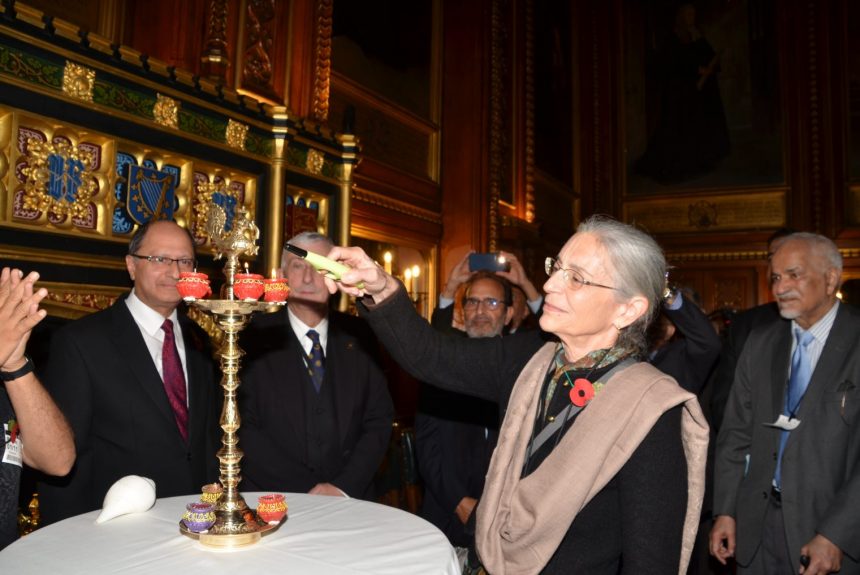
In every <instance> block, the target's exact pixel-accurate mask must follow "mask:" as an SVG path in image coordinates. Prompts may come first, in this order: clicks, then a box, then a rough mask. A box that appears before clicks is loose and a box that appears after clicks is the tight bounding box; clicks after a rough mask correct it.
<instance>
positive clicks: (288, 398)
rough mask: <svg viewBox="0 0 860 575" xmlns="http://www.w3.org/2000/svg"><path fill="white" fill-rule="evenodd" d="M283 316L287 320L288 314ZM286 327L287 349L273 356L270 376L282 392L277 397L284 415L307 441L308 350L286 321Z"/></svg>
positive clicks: (282, 349)
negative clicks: (303, 346) (306, 357)
mask: <svg viewBox="0 0 860 575" xmlns="http://www.w3.org/2000/svg"><path fill="white" fill-rule="evenodd" d="M283 313H284V319H285V320H286V311H284V312H283ZM282 327H283V329H284V346H283V347H282V348H279V349H278V350H277V351H274V352H273V353H272V354H271V360H270V361H269V362H268V371H269V374H268V376H269V377H270V378H271V381H276V382H278V385H277V386H274V387H275V389H280V390H282V392H281V393H278V394H277V399H276V401H278V402H279V403H280V404H281V411H282V412H283V413H284V415H285V417H286V420H287V421H288V422H289V423H290V424H291V425H292V426H293V431H294V433H295V434H296V437H302V438H304V437H305V435H306V428H305V409H304V406H305V393H307V388H308V386H312V385H313V384H312V383H311V382H310V378H309V377H308V370H307V369H306V368H305V361H304V350H303V349H302V345H301V343H300V342H299V340H298V339H297V338H296V334H295V333H294V332H293V330H292V328H291V327H290V322H289V320H286V321H285V323H284V324H283V326H282Z"/></svg>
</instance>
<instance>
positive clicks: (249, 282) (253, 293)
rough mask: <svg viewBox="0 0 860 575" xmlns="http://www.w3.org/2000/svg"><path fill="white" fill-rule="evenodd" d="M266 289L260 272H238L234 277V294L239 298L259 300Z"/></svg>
mask: <svg viewBox="0 0 860 575" xmlns="http://www.w3.org/2000/svg"><path fill="white" fill-rule="evenodd" d="M264 291H265V287H264V286H263V276H261V275H260V274H236V275H235V276H234V278H233V295H235V296H236V297H237V298H239V299H242V300H258V299H260V296H262V295H263V292H264Z"/></svg>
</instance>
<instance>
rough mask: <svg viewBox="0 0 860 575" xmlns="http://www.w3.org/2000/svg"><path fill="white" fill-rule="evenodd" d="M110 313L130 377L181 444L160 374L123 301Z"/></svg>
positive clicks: (115, 335) (117, 344)
mask: <svg viewBox="0 0 860 575" xmlns="http://www.w3.org/2000/svg"><path fill="white" fill-rule="evenodd" d="M111 309H112V310H113V314H112V315H113V318H112V326H111V329H112V330H113V341H114V342H115V345H116V347H117V352H118V353H119V354H120V355H121V356H122V357H124V358H125V360H126V365H127V366H128V371H129V373H130V374H131V377H132V378H133V379H134V380H135V381H136V382H137V383H138V385H140V386H141V388H143V390H144V391H145V392H146V394H147V395H148V396H149V398H150V399H152V402H153V403H154V404H155V406H156V408H157V409H158V412H159V413H161V415H163V416H164V420H165V421H164V422H163V424H164V425H170V426H171V428H172V429H174V430H175V432H176V438H177V439H178V440H180V441H181V440H182V436H181V435H180V434H179V429H178V428H177V427H176V419H175V418H174V416H173V409H172V408H171V407H170V403H169V402H168V400H167V394H166V393H165V391H164V383H163V382H162V380H161V377H160V376H159V375H158V370H157V369H155V364H154V363H153V361H152V356H150V355H149V349H147V347H146V342H145V341H144V339H143V335H142V334H141V333H140V328H139V327H138V325H137V323H136V322H135V321H134V318H133V317H132V316H131V312H130V311H128V307H127V306H126V305H125V300H124V299H120V300H118V301H117V302H116V304H114V306H113V308H111Z"/></svg>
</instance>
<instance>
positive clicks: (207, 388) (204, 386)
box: [179, 313, 215, 445]
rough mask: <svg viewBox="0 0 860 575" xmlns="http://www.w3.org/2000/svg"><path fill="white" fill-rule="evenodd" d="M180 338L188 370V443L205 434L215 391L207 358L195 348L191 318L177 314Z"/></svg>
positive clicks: (195, 338) (195, 342) (192, 442)
mask: <svg viewBox="0 0 860 575" xmlns="http://www.w3.org/2000/svg"><path fill="white" fill-rule="evenodd" d="M179 325H180V326H181V328H182V339H183V341H184V343H185V364H186V365H185V370H186V371H187V372H188V443H189V444H191V445H193V444H194V442H195V441H196V440H197V439H198V437H200V436H201V434H205V432H206V425H207V420H208V417H207V416H208V413H207V406H209V405H210V398H211V396H212V394H213V393H214V392H215V383H214V382H212V381H209V376H208V370H207V369H206V364H205V362H207V361H208V358H206V357H205V356H204V353H205V352H203V351H201V350H200V349H198V348H197V337H196V335H195V334H194V333H193V330H192V327H191V320H190V319H188V317H187V316H185V315H183V314H181V313H180V314H179Z"/></svg>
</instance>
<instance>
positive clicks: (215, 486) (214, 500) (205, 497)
mask: <svg viewBox="0 0 860 575" xmlns="http://www.w3.org/2000/svg"><path fill="white" fill-rule="evenodd" d="M223 494H224V488H223V487H221V484H220V483H207V484H206V485H204V486H203V490H202V493H201V494H200V502H201V503H211V504H212V505H218V502H219V501H220V500H221V495H223Z"/></svg>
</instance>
